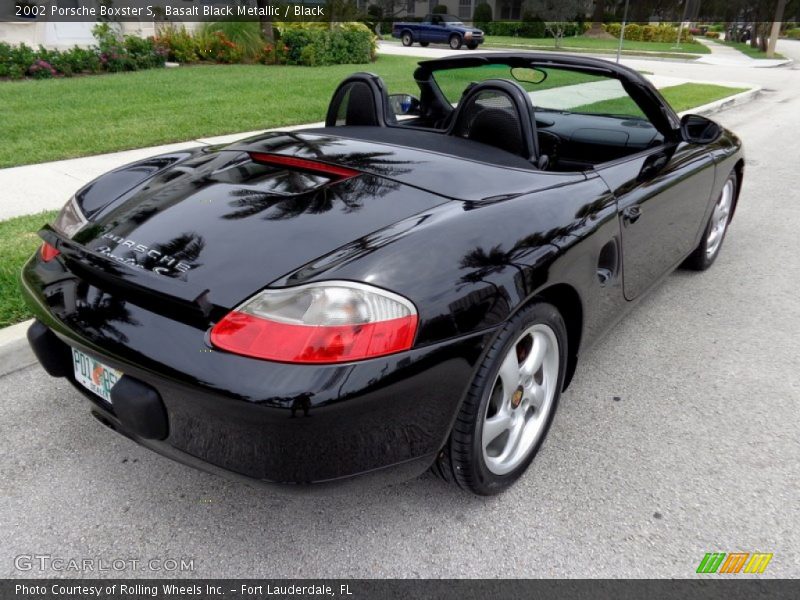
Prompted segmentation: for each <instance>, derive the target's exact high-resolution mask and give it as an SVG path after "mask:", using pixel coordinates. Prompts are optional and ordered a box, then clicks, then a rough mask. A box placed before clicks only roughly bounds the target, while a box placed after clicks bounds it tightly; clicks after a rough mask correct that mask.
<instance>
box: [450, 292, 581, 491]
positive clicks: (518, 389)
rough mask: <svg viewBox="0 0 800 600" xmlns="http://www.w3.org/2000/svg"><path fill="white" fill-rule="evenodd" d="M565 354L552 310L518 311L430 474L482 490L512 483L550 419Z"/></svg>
mask: <svg viewBox="0 0 800 600" xmlns="http://www.w3.org/2000/svg"><path fill="white" fill-rule="evenodd" d="M566 359H567V333H566V326H565V325H564V320H563V318H562V316H561V313H559V312H558V310H557V309H556V307H554V306H553V305H551V304H548V303H546V302H533V303H531V304H529V305H528V306H527V307H525V308H523V309H522V310H520V311H519V312H517V314H515V315H514V316H513V317H512V318H511V319H509V320H508V321H507V322H506V324H505V325H504V326H503V328H502V329H501V330H500V331H499V332H498V334H497V335H496V337H495V339H494V340H493V341H492V344H491V346H490V347H489V348H488V350H487V352H486V355H485V357H484V359H483V362H482V363H481V365H480V367H479V369H478V371H477V374H476V375H475V379H474V380H473V382H472V385H471V386H470V389H469V392H468V393H467V397H466V398H465V399H464V401H463V403H462V405H461V408H460V409H459V413H458V416H457V418H456V423H455V425H454V426H453V430H452V432H451V433H450V439H449V440H448V442H447V444H446V445H445V447H444V449H443V451H442V454H441V456H440V458H439V460H438V461H437V462H436V465H435V469H436V471H438V473H439V474H440V475H442V477H444V478H445V479H447V480H451V481H455V482H456V483H458V485H460V486H461V487H463V488H465V489H468V490H470V491H472V492H474V493H476V494H481V495H489V494H497V493H498V492H501V491H503V490H504V489H506V488H507V487H508V486H510V485H511V484H512V483H514V481H516V480H517V479H518V478H519V477H520V476H521V475H522V474H523V473H524V472H525V469H527V468H528V465H529V464H530V463H531V461H532V460H533V457H534V456H535V455H536V452H537V451H538V449H539V447H540V446H541V444H542V441H543V440H544V438H545V436H546V435H547V431H548V429H549V427H550V424H551V423H552V421H553V415H554V414H555V410H556V406H557V404H558V398H559V396H560V395H561V389H562V388H563V385H564V373H565V371H566Z"/></svg>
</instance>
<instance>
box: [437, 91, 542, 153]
mask: <svg viewBox="0 0 800 600" xmlns="http://www.w3.org/2000/svg"><path fill="white" fill-rule="evenodd" d="M448 134H449V135H455V136H458V137H463V138H467V139H470V140H474V141H476V142H480V143H482V144H488V145H490V146H494V147H496V148H500V149H502V150H506V151H507V152H511V153H513V154H517V155H519V156H522V157H523V158H525V159H527V160H532V161H535V160H536V159H537V158H538V155H539V152H538V145H537V143H536V123H535V121H534V119H533V105H532V104H531V99H530V96H528V92H526V91H525V89H524V88H523V87H522V86H521V85H519V84H518V83H516V82H513V81H507V80H505V79H487V80H486V81H482V82H481V83H478V84H475V85H473V86H472V87H471V88H469V89H467V91H466V92H465V93H464V95H463V96H462V98H461V101H460V102H459V103H458V107H456V114H455V116H454V118H453V124H452V125H451V127H450V130H449V131H448Z"/></svg>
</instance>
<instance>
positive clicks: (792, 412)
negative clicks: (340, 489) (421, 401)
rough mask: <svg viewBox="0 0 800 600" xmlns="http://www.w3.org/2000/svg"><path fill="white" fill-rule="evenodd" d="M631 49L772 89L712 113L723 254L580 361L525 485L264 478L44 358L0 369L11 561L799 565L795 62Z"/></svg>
mask: <svg viewBox="0 0 800 600" xmlns="http://www.w3.org/2000/svg"><path fill="white" fill-rule="evenodd" d="M797 49H798V50H800V44H798V45H797ZM782 51H784V52H786V50H785V49H782ZM798 54H799V55H800V52H798ZM798 58H800V56H798ZM626 62H634V61H626ZM636 62H637V63H642V65H641V66H643V67H644V66H647V68H648V69H649V70H655V69H657V71H656V72H658V73H659V74H663V75H666V76H671V75H672V76H687V77H690V76H692V75H691V73H689V72H687V71H688V70H691V71H692V72H695V71H694V70H696V69H700V70H701V71H697V72H698V73H700V74H701V75H703V76H704V77H710V76H713V75H714V74H715V72H716V75H717V76H718V77H719V78H724V79H728V80H737V79H739V78H744V79H745V80H747V81H750V80H755V81H756V83H760V84H762V85H764V86H765V87H766V88H767V90H768V91H766V92H765V93H764V95H763V97H762V98H761V99H760V100H758V101H757V102H754V103H752V104H749V105H746V106H743V107H739V108H735V109H732V110H730V111H726V112H724V113H721V114H720V115H719V119H720V120H721V121H722V122H723V123H724V124H725V125H727V126H729V127H731V128H733V129H734V130H735V131H736V132H737V133H738V134H739V135H741V137H742V138H743V139H744V141H745V144H746V146H747V156H748V161H749V162H748V167H747V173H746V179H745V186H744V189H743V192H742V199H741V203H740V206H739V208H738V211H737V214H736V218H735V219H734V221H733V224H732V226H731V229H730V232H729V235H728V238H727V240H726V242H725V245H724V247H723V249H722V254H721V256H720V258H719V260H718V261H717V263H716V264H715V265H714V267H713V268H712V269H711V270H710V271H708V272H706V273H702V274H695V273H687V272H677V273H676V274H674V275H673V276H671V277H669V278H668V279H667V281H666V282H665V283H664V284H663V285H662V286H661V287H659V288H658V289H656V290H655V291H654V292H653V293H651V294H650V296H649V297H648V298H647V299H646V300H644V301H643V302H642V303H641V304H640V305H639V307H638V308H636V309H635V311H634V312H633V314H632V315H630V316H629V317H628V318H627V319H626V320H625V321H623V322H622V323H621V324H620V325H618V326H617V327H616V328H615V329H614V330H613V331H612V332H611V334H610V335H609V336H608V337H607V338H606V339H605V340H604V341H603V342H601V343H600V344H599V345H598V346H596V347H595V348H594V349H593V350H592V351H591V352H590V353H589V354H588V355H587V356H586V357H585V358H584V360H583V363H582V364H580V365H579V369H578V373H577V376H576V379H575V381H574V382H573V384H572V386H571V387H570V389H569V391H568V392H567V393H566V394H565V395H564V397H563V399H562V403H561V407H560V411H559V414H558V415H557V416H556V421H555V424H554V426H553V429H552V432H551V434H550V437H549V438H548V440H547V442H546V443H545V445H544V446H543V449H542V451H541V453H540V455H539V456H538V458H537V460H536V461H535V463H534V465H533V467H532V468H531V469H530V471H529V472H528V473H527V475H526V476H525V477H524V478H523V479H522V480H521V481H520V482H519V483H518V484H517V485H516V486H515V487H514V488H513V489H511V490H510V491H508V492H507V493H505V494H503V495H502V496H500V497H496V498H489V499H480V498H474V497H471V496H468V495H466V494H464V493H462V492H460V491H458V490H457V489H456V488H455V487H450V486H447V485H446V484H444V483H441V482H439V481H438V480H436V479H434V478H432V477H431V476H425V477H422V478H421V479H418V480H415V481H411V482H409V483H407V484H403V485H400V486H396V487H393V488H387V489H371V490H368V491H366V492H364V491H362V492H359V493H340V494H338V495H334V496H332V497H327V498H325V497H323V498H321V497H318V496H314V497H303V496H282V495H276V494H275V493H271V492H269V491H264V490H261V489H251V488H249V487H246V486H244V485H241V484H237V483H231V482H228V481H225V480H222V479H219V478H217V477H213V476H210V475H206V474H202V473H199V472H196V471H193V470H191V469H189V468H186V467H183V466H181V465H178V464H175V463H172V462H170V461H168V460H166V459H163V458H161V457H158V456H156V455H154V454H152V453H150V452H148V451H147V450H144V449H142V448H140V447H138V446H136V445H134V444H132V443H131V442H129V441H127V440H125V439H123V438H121V437H119V436H118V435H116V434H114V433H112V432H110V431H109V430H107V429H105V428H104V427H102V426H101V425H100V424H98V423H97V422H95V421H94V420H93V419H92V418H91V417H90V416H89V414H88V411H87V409H86V406H85V404H84V401H83V400H82V398H81V397H80V395H79V394H78V393H77V392H75V391H73V390H72V389H71V388H70V387H69V386H68V385H67V384H66V383H64V382H63V381H56V380H52V379H49V378H47V377H46V376H45V375H44V373H43V372H42V371H41V370H40V369H39V368H38V367H31V368H28V369H25V370H22V371H18V372H16V373H13V374H11V375H9V376H7V377H5V378H3V379H2V380H0V388H1V390H2V396H1V397H2V402H0V424H1V425H0V427H2V436H0V455H2V457H3V459H2V461H0V480H2V482H3V483H2V486H1V487H0V523H2V524H3V527H2V528H0V576H5V577H31V576H33V577H39V576H53V575H63V576H81V575H87V576H126V577H140V576H153V575H156V576H158V575H161V574H163V571H161V572H156V573H154V572H151V571H143V570H141V568H140V569H133V568H126V569H123V570H121V571H113V570H111V571H105V572H87V573H81V572H56V571H53V570H52V569H50V570H47V569H46V570H44V571H42V570H39V569H38V567H36V566H34V568H33V569H32V570H20V569H19V568H18V567H20V566H22V567H23V568H24V567H25V565H26V564H28V563H26V562H25V561H23V562H22V563H20V562H19V560H17V562H16V564H15V557H18V556H23V557H24V556H30V555H34V554H40V555H41V554H48V555H51V556H54V557H62V558H84V557H88V558H92V557H104V558H106V559H107V560H109V561H110V560H111V559H130V558H134V559H137V560H147V559H151V558H159V559H164V558H172V559H181V558H184V559H190V560H193V567H194V570H193V571H184V572H170V574H174V575H192V576H198V577H221V576H227V577H332V576H344V577H425V576H427V577H648V578H649V577H691V576H693V574H694V571H695V569H696V567H697V565H698V563H699V562H700V560H701V559H702V557H703V555H704V554H705V553H706V552H711V551H720V552H736V551H745V552H747V551H760V552H772V553H774V558H773V559H772V562H771V563H770V564H769V567H768V569H767V571H766V573H765V575H763V576H772V577H799V576H800V530H799V529H798V527H797V523H798V522H800V491H799V490H800V488H798V483H797V482H798V480H800V419H798V407H799V406H800V372H799V370H798V364H800V351H798V339H800V302H798V289H800V288H799V287H798V286H800V283H798V282H800V258H798V257H799V256H800V252H799V251H800V245H799V244H798V231H800V202H799V201H800V192H798V189H799V188H798V178H797V175H798V165H800V146H799V145H798V139H797V135H798V132H800V71H798V69H797V68H793V69H788V68H782V69H758V73H757V74H756V73H755V71H748V72H747V73H741V72H732V71H730V70H726V68H724V67H709V66H703V65H684V64H679V63H669V62H663V61H660V62H656V61H636ZM673 71H674V72H673ZM678 71H679V72H678ZM737 74H738V75H739V77H736V75H737ZM697 78H702V77H699V76H698V77H697Z"/></svg>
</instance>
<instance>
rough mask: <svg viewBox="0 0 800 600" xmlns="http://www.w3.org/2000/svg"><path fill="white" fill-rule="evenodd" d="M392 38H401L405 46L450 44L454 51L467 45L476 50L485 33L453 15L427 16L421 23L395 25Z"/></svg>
mask: <svg viewBox="0 0 800 600" xmlns="http://www.w3.org/2000/svg"><path fill="white" fill-rule="evenodd" d="M392 37H396V38H400V40H401V41H402V42H403V46H411V45H412V44H413V43H414V42H417V43H419V45H420V46H427V45H428V44H431V43H433V44H448V45H449V46H450V47H451V48H452V49H453V50H458V49H459V48H461V46H462V45H466V46H467V48H469V49H470V50H474V49H475V48H477V47H478V46H479V45H480V44H482V43H483V41H484V40H483V31H481V30H480V29H477V28H475V27H469V26H468V25H464V23H462V22H461V20H460V19H459V18H458V17H454V16H453V15H434V14H431V15H425V18H424V19H423V20H422V22H421V23H395V24H394V25H393V26H392Z"/></svg>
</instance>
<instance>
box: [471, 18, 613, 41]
mask: <svg viewBox="0 0 800 600" xmlns="http://www.w3.org/2000/svg"><path fill="white" fill-rule="evenodd" d="M590 27H591V25H590V24H589V23H583V24H582V23H564V24H563V31H564V37H573V36H576V35H582V34H584V33H586V32H587V31H588V30H589V28H590ZM485 33H486V35H504V36H511V37H523V38H544V37H553V34H552V33H551V30H550V29H549V28H548V23H545V22H544V21H538V20H533V19H532V20H527V21H494V22H492V23H487V27H486V30H485ZM618 33H619V32H618Z"/></svg>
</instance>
